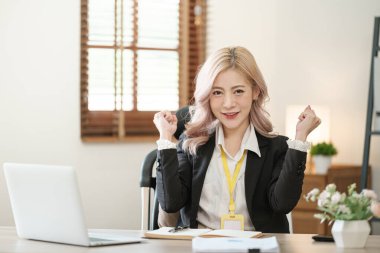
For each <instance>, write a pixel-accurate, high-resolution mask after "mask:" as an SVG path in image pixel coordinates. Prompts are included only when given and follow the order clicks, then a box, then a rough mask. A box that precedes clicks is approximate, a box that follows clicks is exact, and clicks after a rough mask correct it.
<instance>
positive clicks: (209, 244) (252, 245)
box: [193, 236, 279, 253]
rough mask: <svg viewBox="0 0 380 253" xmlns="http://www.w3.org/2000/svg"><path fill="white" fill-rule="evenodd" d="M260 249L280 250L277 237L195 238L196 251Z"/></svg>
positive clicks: (267, 250) (194, 248)
mask: <svg viewBox="0 0 380 253" xmlns="http://www.w3.org/2000/svg"><path fill="white" fill-rule="evenodd" d="M249 249H260V252H278V251H279V247H278V242H277V239H276V237H274V236H272V237H268V238H202V237H196V238H194V239H193V251H194V252H245V253H246V252H248V250H249Z"/></svg>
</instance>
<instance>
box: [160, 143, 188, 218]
mask: <svg viewBox="0 0 380 253" xmlns="http://www.w3.org/2000/svg"><path fill="white" fill-rule="evenodd" d="M182 142H183V139H181V140H180V142H179V144H178V145H177V150H176V149H163V150H158V151H157V162H158V167H157V173H156V180H157V181H156V192H157V198H158V201H159V203H160V205H161V207H162V209H163V210H164V211H166V212H168V213H174V212H177V211H179V210H180V209H181V208H182V207H183V206H185V204H186V203H187V202H188V201H189V199H190V194H191V182H192V165H191V162H190V161H191V156H189V155H188V154H187V153H186V152H184V150H183V149H182Z"/></svg>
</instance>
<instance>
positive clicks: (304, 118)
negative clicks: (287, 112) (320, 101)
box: [296, 105, 321, 141]
mask: <svg viewBox="0 0 380 253" xmlns="http://www.w3.org/2000/svg"><path fill="white" fill-rule="evenodd" d="M298 120H299V121H298V123H297V126H296V140H300V141H306V138H307V136H308V135H309V134H310V133H311V132H312V131H313V130H314V129H315V128H317V126H319V124H321V119H320V118H318V117H317V115H316V114H315V112H314V110H312V109H311V107H310V105H309V106H307V107H306V108H305V110H304V111H303V112H302V113H301V114H300V116H299V117H298Z"/></svg>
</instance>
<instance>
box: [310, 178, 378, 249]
mask: <svg viewBox="0 0 380 253" xmlns="http://www.w3.org/2000/svg"><path fill="white" fill-rule="evenodd" d="M355 189H356V184H351V185H350V186H348V190H347V194H346V193H340V192H339V191H337V190H336V185H335V184H329V185H327V186H326V188H325V189H324V190H323V191H322V192H320V191H319V189H317V188H314V189H313V190H311V191H310V192H309V193H308V194H307V195H306V196H304V198H305V199H306V201H313V202H314V201H317V209H318V210H320V211H322V213H318V214H315V215H314V217H315V218H318V219H321V223H322V222H324V221H326V220H329V221H330V223H329V224H331V223H332V222H334V225H333V227H332V229H331V232H332V235H333V237H334V240H335V243H336V245H337V246H338V247H343V248H363V247H364V246H365V243H366V241H367V238H368V235H369V232H370V226H369V224H368V220H369V219H370V218H372V216H376V217H380V203H379V201H378V199H377V195H376V193H375V192H374V191H372V190H367V189H364V190H362V192H361V193H358V192H356V191H355Z"/></svg>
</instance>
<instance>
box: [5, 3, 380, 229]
mask: <svg viewBox="0 0 380 253" xmlns="http://www.w3.org/2000/svg"><path fill="white" fill-rule="evenodd" d="M209 2H210V3H212V4H213V6H212V7H210V9H209V10H210V12H211V13H210V15H209V17H210V24H209V28H208V31H209V34H208V36H209V43H208V49H209V50H214V49H217V48H219V47H222V46H226V45H242V46H246V47H247V48H249V49H250V50H251V51H252V53H253V54H254V55H255V57H256V59H257V61H258V64H259V65H260V67H261V70H262V72H263V74H264V76H265V79H266V81H267V83H268V86H269V92H270V97H271V101H270V102H269V104H268V109H269V111H270V113H271V115H272V120H273V123H274V125H275V127H276V130H277V131H278V132H280V133H283V132H284V129H285V107H286V105H287V104H312V105H313V104H320V105H328V106H330V108H331V137H332V140H333V142H334V143H335V144H336V145H337V147H338V149H339V155H338V156H337V157H335V158H334V159H335V160H334V162H336V163H350V164H360V163H361V160H362V154H363V142H364V141H363V137H364V126H365V114H366V106H367V95H368V94H367V92H368V78H369V61H370V52H371V46H372V29H373V17H374V16H376V15H378V16H379V15H380V1H378V0H366V1H359V0H310V1H304V0H266V1H259V0H234V1H232V0H209ZM215 3H216V4H215ZM79 14H80V3H79V1H76V0H66V1H57V0H55V1H54V0H53V1H49V0H35V1H27V0H0V164H2V163H3V162H4V161H16V162H38V163H51V164H68V165H74V166H75V167H76V168H77V170H78V179H79V184H80V188H81V190H82V195H83V202H84V207H85V211H86V215H87V219H88V224H89V227H104V228H105V227H108V228H138V227H139V226H140V214H139V209H140V195H139V188H138V178H139V169H140V163H141V161H142V159H143V156H144V155H145V154H146V153H147V152H148V151H149V150H151V149H152V148H153V147H154V143H131V144H85V143H82V142H81V141H80V138H79V136H80V133H79V124H80V122H79V117H80V114H79V51H80V48H79V39H80V24H79ZM46 119H48V120H46ZM379 147H380V141H379V139H378V138H373V142H372V148H371V150H372V154H371V164H372V166H373V168H374V178H375V179H376V180H374V181H375V183H374V188H375V189H376V191H377V192H378V193H380V184H379V183H377V182H380V152H379ZM0 214H1V215H0V225H12V224H13V219H12V214H11V210H10V206H9V199H8V196H7V192H6V189H5V185H4V178H3V175H2V173H0Z"/></svg>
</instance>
